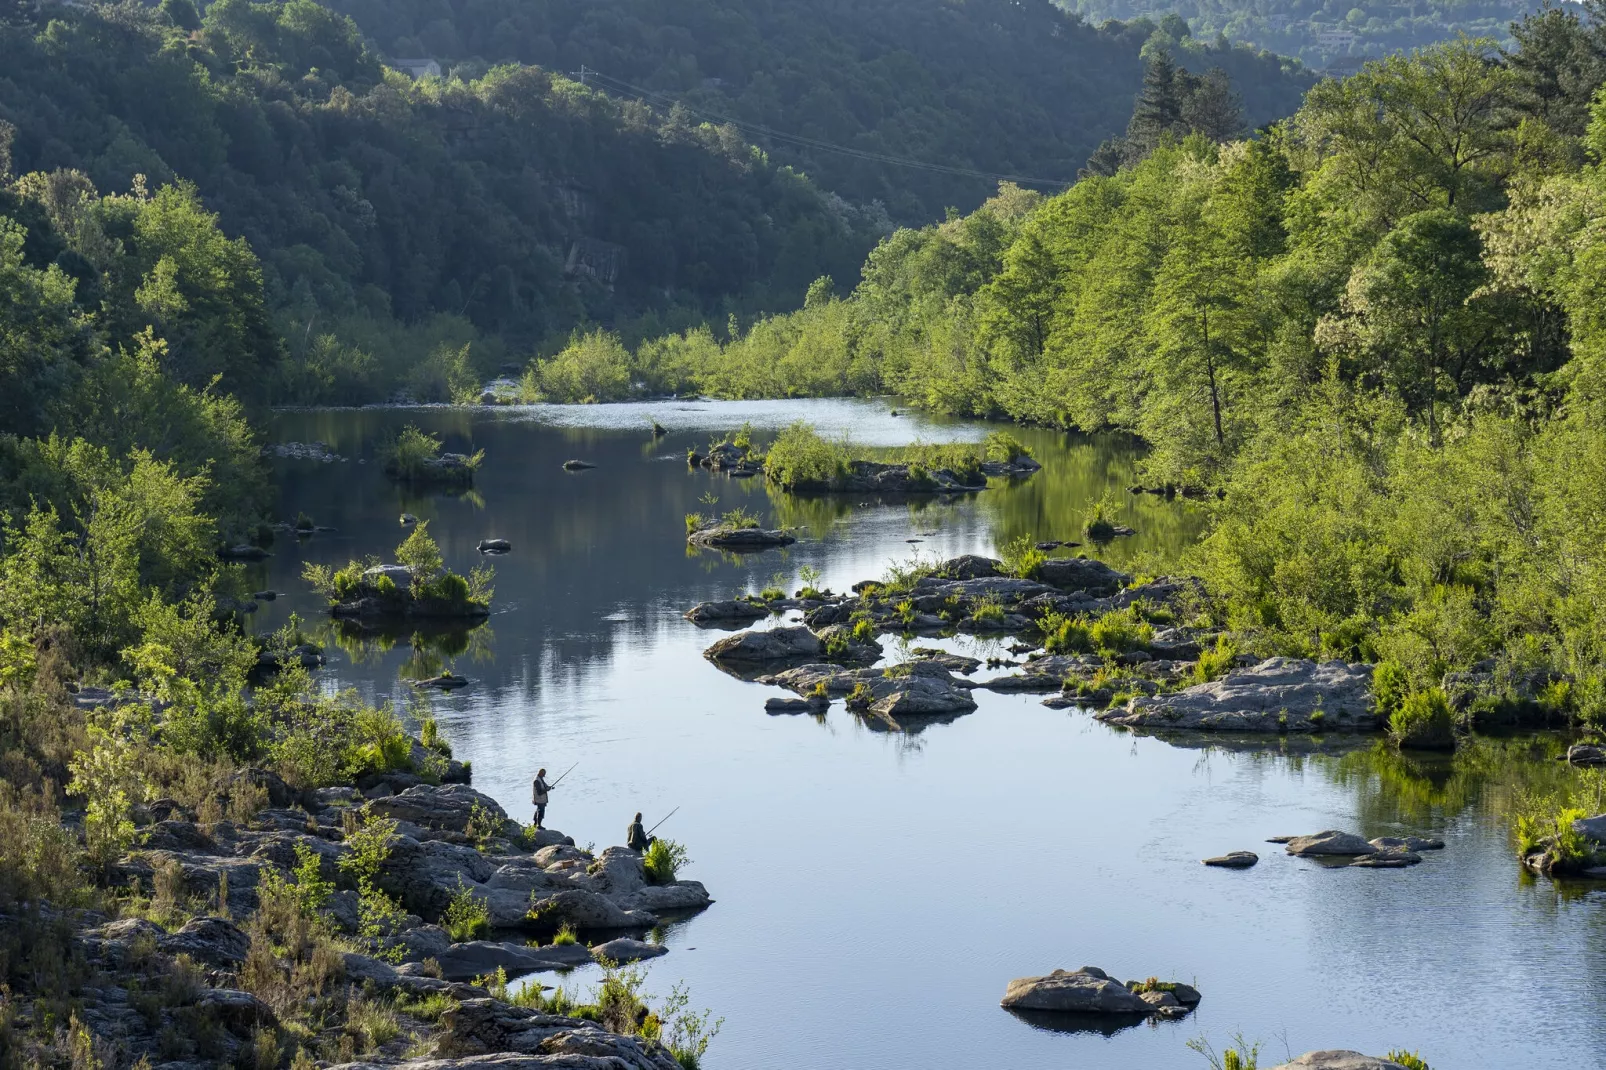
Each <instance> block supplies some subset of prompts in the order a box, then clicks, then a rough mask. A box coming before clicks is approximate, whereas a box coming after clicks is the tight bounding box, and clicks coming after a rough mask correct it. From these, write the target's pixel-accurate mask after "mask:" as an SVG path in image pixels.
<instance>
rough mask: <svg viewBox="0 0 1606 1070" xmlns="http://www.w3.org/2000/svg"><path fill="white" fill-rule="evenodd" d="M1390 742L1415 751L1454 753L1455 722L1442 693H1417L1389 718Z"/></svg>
mask: <svg viewBox="0 0 1606 1070" xmlns="http://www.w3.org/2000/svg"><path fill="white" fill-rule="evenodd" d="M1388 726H1389V738H1390V739H1392V740H1393V741H1394V743H1395V745H1396V746H1400V747H1406V748H1409V749H1414V750H1454V749H1455V719H1454V717H1453V716H1452V715H1451V713H1450V701H1449V699H1448V698H1446V697H1445V694H1444V692H1443V690H1441V689H1440V688H1437V687H1434V688H1430V689H1428V690H1426V691H1414V692H1412V693H1411V694H1409V695H1407V696H1406V697H1405V699H1404V701H1402V702H1401V703H1400V704H1399V708H1398V709H1396V710H1395V711H1394V712H1393V713H1391V714H1389V719H1388Z"/></svg>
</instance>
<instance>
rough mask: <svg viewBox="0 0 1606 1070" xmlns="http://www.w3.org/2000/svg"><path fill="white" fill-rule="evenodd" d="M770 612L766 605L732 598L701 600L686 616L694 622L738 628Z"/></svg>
mask: <svg viewBox="0 0 1606 1070" xmlns="http://www.w3.org/2000/svg"><path fill="white" fill-rule="evenodd" d="M769 614H770V611H769V609H768V608H767V607H765V606H760V605H755V604H754V603H752V602H749V601H748V600H747V599H745V598H732V599H728V600H726V601H723V602H699V603H697V604H696V605H695V606H692V607H691V608H690V609H688V610H687V611H686V614H685V616H686V619H687V620H689V621H691V622H692V623H693V624H701V625H705V626H708V627H718V626H722V625H726V626H729V627H733V628H736V627H740V626H742V625H744V624H751V623H753V622H754V621H756V620H763V619H764V618H765V617H767V616H769Z"/></svg>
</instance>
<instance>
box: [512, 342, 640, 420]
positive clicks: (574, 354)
mask: <svg viewBox="0 0 1606 1070" xmlns="http://www.w3.org/2000/svg"><path fill="white" fill-rule="evenodd" d="M633 372H634V368H633V361H632V359H631V355H630V352H629V350H627V349H625V347H624V344H623V343H622V342H620V340H619V336H618V335H616V334H613V333H611V332H607V331H601V330H597V331H592V332H591V333H589V334H580V333H579V332H576V333H575V335H574V336H573V337H571V338H570V339H569V344H568V345H567V346H565V347H564V348H563V350H562V351H561V352H560V353H558V354H557V355H556V356H554V357H552V358H550V359H548V360H543V361H538V362H536V363H534V364H532V365H531V366H530V369H529V371H527V372H526V373H525V376H524V382H523V384H522V385H521V388H520V393H521V394H522V395H523V396H524V397H526V398H530V399H531V400H533V399H534V398H537V397H538V398H540V399H541V400H544V401H556V402H569V403H574V402H581V403H587V404H591V403H596V402H599V401H618V400H620V399H622V398H626V397H629V396H630V394H631V390H632V387H631V378H632V375H633Z"/></svg>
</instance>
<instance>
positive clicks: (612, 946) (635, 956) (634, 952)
mask: <svg viewBox="0 0 1606 1070" xmlns="http://www.w3.org/2000/svg"><path fill="white" fill-rule="evenodd" d="M591 954H592V956H593V957H594V958H595V959H596V960H597V961H598V962H603V961H607V962H612V963H616V964H618V965H620V966H623V965H625V964H626V963H629V962H640V961H641V960H642V959H655V958H657V957H658V956H659V955H667V954H669V949H668V948H667V947H665V946H664V945H662V944H649V943H647V942H646V941H644V940H632V939H630V938H629V937H627V936H621V937H618V938H617V939H614V940H609V941H608V942H607V943H605V944H598V945H597V946H596V947H594V948H592V949H591Z"/></svg>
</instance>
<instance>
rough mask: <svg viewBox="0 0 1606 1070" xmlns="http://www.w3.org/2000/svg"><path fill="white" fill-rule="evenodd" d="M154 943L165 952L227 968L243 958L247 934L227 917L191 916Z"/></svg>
mask: <svg viewBox="0 0 1606 1070" xmlns="http://www.w3.org/2000/svg"><path fill="white" fill-rule="evenodd" d="M156 945H157V946H158V947H160V948H161V949H162V950H163V951H165V952H166V953H167V954H169V955H188V956H189V957H190V958H192V959H194V960H195V961H196V962H200V963H205V964H206V965H208V966H218V967H222V968H225V969H227V968H232V967H234V966H237V965H239V964H240V963H242V962H244V961H245V954H246V952H247V951H248V950H250V948H251V938H250V937H249V936H247V935H245V933H243V932H241V931H240V927H239V926H238V925H236V924H234V922H232V921H229V920H228V919H227V918H191V919H190V920H189V921H187V922H185V923H184V927H183V928H181V929H179V930H178V931H177V932H175V933H172V934H170V935H168V936H164V937H162V938H161V939H160V940H158V941H157V942H156Z"/></svg>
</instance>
